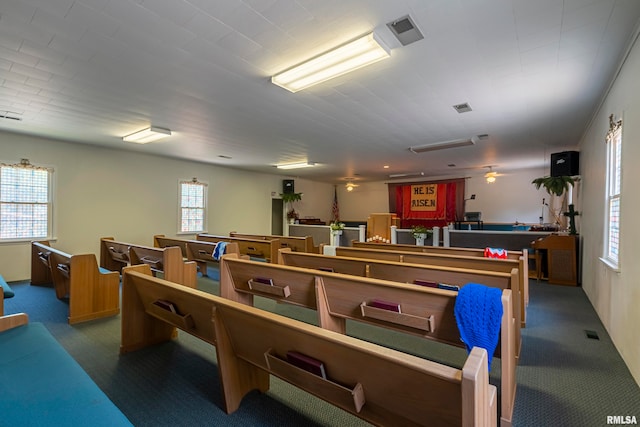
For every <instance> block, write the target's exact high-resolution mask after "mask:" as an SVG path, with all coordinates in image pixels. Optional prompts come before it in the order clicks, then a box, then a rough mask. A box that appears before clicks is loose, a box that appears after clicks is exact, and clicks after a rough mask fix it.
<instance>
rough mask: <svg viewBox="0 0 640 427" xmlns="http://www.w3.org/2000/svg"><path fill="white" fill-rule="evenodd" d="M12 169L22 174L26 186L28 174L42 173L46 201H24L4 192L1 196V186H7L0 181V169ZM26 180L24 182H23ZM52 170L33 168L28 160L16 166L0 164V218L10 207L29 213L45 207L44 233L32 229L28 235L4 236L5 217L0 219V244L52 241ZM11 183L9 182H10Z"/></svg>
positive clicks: (31, 198) (23, 160)
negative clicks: (44, 182)
mask: <svg viewBox="0 0 640 427" xmlns="http://www.w3.org/2000/svg"><path fill="white" fill-rule="evenodd" d="M5 168H6V169H14V170H16V171H19V172H22V173H23V176H22V177H21V178H22V179H23V182H22V183H23V184H25V183H26V184H27V186H28V185H29V184H30V182H29V176H28V175H29V174H30V173H31V174H32V173H33V172H42V173H45V174H46V180H47V182H46V186H47V188H46V196H45V198H46V200H42V199H40V200H34V198H33V197H29V198H28V199H27V200H24V199H22V200H21V198H20V197H18V196H19V194H17V193H15V194H11V193H8V192H4V194H3V190H2V187H3V184H7V183H6V182H5V183H3V180H2V170H1V169H5ZM24 180H26V181H24ZM53 181H54V180H53V168H50V167H40V166H34V165H31V164H30V163H29V160H27V159H22V160H21V161H20V163H18V164H8V163H0V216H2V215H3V212H6V211H5V209H6V208H9V209H11V208H12V207H16V208H17V209H20V208H23V212H24V211H29V210H31V209H32V208H34V207H38V206H40V207H43V206H45V207H46V224H45V228H46V231H45V232H44V233H34V232H33V229H31V230H30V231H31V232H30V233H28V234H24V233H20V232H18V233H16V234H14V235H10V236H7V235H6V234H5V232H6V230H5V229H3V225H4V222H5V221H6V220H7V218H6V217H0V243H10V242H25V241H32V240H36V239H37V240H53V194H54V192H53ZM10 182H11V181H10ZM14 183H15V184H18V183H17V182H14ZM22 195H23V196H24V192H23V193H22ZM31 196H33V194H31ZM15 220H16V221H17V220H18V219H17V218H15Z"/></svg>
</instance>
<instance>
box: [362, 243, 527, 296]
mask: <svg viewBox="0 0 640 427" xmlns="http://www.w3.org/2000/svg"><path fill="white" fill-rule="evenodd" d="M351 246H352V247H354V248H368V249H382V250H390V251H404V252H424V253H430V254H441V255H454V256H472V257H481V258H483V257H484V249H480V248H462V247H443V246H418V245H404V244H395V243H378V242H358V241H356V240H353V241H352V242H351ZM507 259H513V260H520V259H522V272H521V275H522V277H523V281H522V283H523V291H524V292H523V295H524V302H525V305H529V251H527V250H526V249H523V250H521V251H512V250H509V251H507Z"/></svg>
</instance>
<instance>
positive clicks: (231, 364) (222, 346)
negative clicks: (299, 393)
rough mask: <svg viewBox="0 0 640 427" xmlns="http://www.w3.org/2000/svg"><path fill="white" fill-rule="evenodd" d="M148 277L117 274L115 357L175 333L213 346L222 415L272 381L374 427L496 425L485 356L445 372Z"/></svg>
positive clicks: (478, 352) (140, 271)
mask: <svg viewBox="0 0 640 427" xmlns="http://www.w3.org/2000/svg"><path fill="white" fill-rule="evenodd" d="M227 256H231V255H227ZM240 261H244V262H251V261H246V260H240ZM262 264H265V263H262ZM265 265H267V264H265ZM149 273H150V271H149V268H148V266H134V267H127V268H125V269H124V273H123V313H122V341H121V347H120V351H121V353H126V352H129V351H133V350H136V349H139V348H143V347H147V346H149V345H153V344H156V343H159V342H163V341H167V340H170V339H172V338H173V337H174V336H175V328H180V329H182V330H183V331H185V332H187V333H190V334H192V335H194V336H196V337H199V338H200V339H202V340H204V341H206V342H208V343H211V344H214V345H215V346H216V357H217V362H218V371H219V374H220V382H221V387H222V391H223V395H224V409H225V411H226V412H227V413H232V412H234V411H235V410H236V409H237V408H238V407H239V406H240V403H241V401H242V399H243V397H244V396H245V395H246V394H247V393H249V392H250V391H252V390H255V389H257V390H259V391H261V392H265V391H267V390H268V389H269V375H270V374H272V375H275V376H277V377H279V378H281V379H283V380H284V381H287V382H289V383H291V384H293V385H295V386H297V387H299V388H301V389H303V390H305V391H307V392H309V393H312V394H313V395H315V396H317V397H319V398H321V399H324V400H326V401H327V402H330V403H332V404H334V405H336V406H338V407H340V408H342V409H344V410H346V411H348V412H350V413H352V414H354V415H356V416H358V417H360V418H362V419H364V420H366V421H368V422H371V423H373V424H375V425H407V426H409V425H415V426H417V425H424V423H425V420H428V421H429V424H430V425H434V426H444V425H459V426H468V427H471V426H480V427H482V426H490V425H491V426H495V425H496V421H497V420H496V399H495V394H496V391H495V387H493V386H492V385H490V384H489V379H488V372H487V369H486V365H487V354H486V351H485V350H484V349H480V348H474V349H473V350H472V351H471V354H470V355H469V357H468V358H467V360H466V362H465V364H464V366H463V368H462V369H461V370H459V369H455V368H450V367H447V366H444V365H441V364H438V363H435V362H431V361H428V360H424V359H421V358H418V357H415V356H411V355H408V354H404V353H401V352H398V351H395V350H391V349H387V348H384V347H381V346H378V345H375V344H372V343H367V342H365V341H361V340H358V339H355V338H352V337H348V336H345V335H342V334H337V333H335V332H333V331H329V330H325V329H322V328H319V327H316V326H313V325H308V324H305V323H302V322H299V321H296V320H293V319H288V318H286V317H283V316H279V315H277V314H273V313H270V312H266V311H263V310H259V309H256V308H254V307H249V306H246V305H244V304H239V303H237V302H234V301H230V300H227V299H223V298H220V297H217V296H215V295H211V294H208V293H205V292H200V291H197V290H195V289H189V288H186V287H180V286H176V285H175V284H173V283H171V282H167V281H165V280H162V279H158V278H154V277H152V276H150V275H149ZM158 304H161V305H162V306H163V307H165V308H161V307H160V306H159V305H158ZM172 310H175V311H176V312H175V313H174V312H172ZM290 351H297V352H300V353H303V354H306V355H308V356H311V357H317V358H320V359H322V364H323V367H324V368H325V369H326V371H325V372H326V375H325V376H324V377H322V376H319V375H316V374H313V373H310V372H308V371H307V370H304V369H301V368H298V367H296V366H294V365H293V364H292V363H290V362H289V361H288V360H287V354H288V352H290ZM381 373H384V375H383V374H381Z"/></svg>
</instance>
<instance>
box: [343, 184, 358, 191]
mask: <svg viewBox="0 0 640 427" xmlns="http://www.w3.org/2000/svg"><path fill="white" fill-rule="evenodd" d="M357 186H358V184H354V183H353V182H347V184H346V185H345V187H346V188H347V191H349V192H351V191H353V189H354V188H356V187H357Z"/></svg>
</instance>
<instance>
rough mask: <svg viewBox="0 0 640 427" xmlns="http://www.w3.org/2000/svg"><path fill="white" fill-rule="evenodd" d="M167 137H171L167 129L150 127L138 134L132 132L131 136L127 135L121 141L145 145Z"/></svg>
mask: <svg viewBox="0 0 640 427" xmlns="http://www.w3.org/2000/svg"><path fill="white" fill-rule="evenodd" d="M168 136H171V131H170V130H169V129H164V128H159V127H155V126H151V127H148V128H146V129H142V130H140V131H138V132H134V133H132V134H131V135H127V136H125V137H123V138H122V140H123V141H126V142H135V143H136V144H146V143H148V142H153V141H157V140H159V139H162V138H166V137H168Z"/></svg>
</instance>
